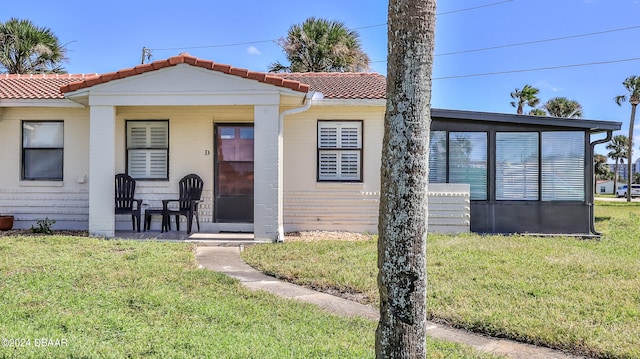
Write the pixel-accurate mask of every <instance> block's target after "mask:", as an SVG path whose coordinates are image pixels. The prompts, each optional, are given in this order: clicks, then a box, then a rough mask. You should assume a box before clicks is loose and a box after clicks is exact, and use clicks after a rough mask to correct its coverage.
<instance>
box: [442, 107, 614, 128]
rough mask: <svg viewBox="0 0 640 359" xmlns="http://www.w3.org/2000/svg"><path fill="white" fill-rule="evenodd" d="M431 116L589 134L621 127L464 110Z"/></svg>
mask: <svg viewBox="0 0 640 359" xmlns="http://www.w3.org/2000/svg"><path fill="white" fill-rule="evenodd" d="M431 116H432V117H440V118H445V119H466V120H475V121H488V122H504V123H519V124H525V125H542V126H553V127H568V128H581V129H589V130H590V131H591V132H594V133H597V132H603V131H617V130H619V129H620V128H621V127H622V123H621V122H613V121H602V120H588V119H577V118H562V117H549V116H530V115H516V114H506V113H494V112H477V111H464V110H446V109H438V108H433V109H431Z"/></svg>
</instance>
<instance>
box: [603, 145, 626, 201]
mask: <svg viewBox="0 0 640 359" xmlns="http://www.w3.org/2000/svg"><path fill="white" fill-rule="evenodd" d="M607 149H608V150H609V153H608V154H607V156H609V158H611V159H612V160H613V190H614V191H615V190H616V189H617V188H618V162H620V164H623V163H624V159H625V158H627V154H628V153H629V151H628V150H629V138H628V137H627V136H625V135H617V136H615V137H614V138H613V139H612V140H611V141H609V143H608V144H607Z"/></svg>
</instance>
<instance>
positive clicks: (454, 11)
mask: <svg viewBox="0 0 640 359" xmlns="http://www.w3.org/2000/svg"><path fill="white" fill-rule="evenodd" d="M513 1H514V0H504V1H498V2H494V3H490V4H485V5H479V6H474V7H469V8H464V9H459V10H452V11H447V12H443V13H438V14H436V15H449V14H455V13H459V12H465V11H471V10H477V9H480V8H485V7H490V6H496V5H502V4H505V3H509V2H513ZM381 26H387V23H384V24H376V25H368V26H361V27H356V28H353V29H352V30H360V29H368V28H372V27H381ZM275 41H277V39H273V40H258V41H246V42H237V43H231V44H219V45H202V46H186V47H167V48H157V49H156V48H153V49H152V48H145V49H147V50H150V51H175V50H193V49H207V48H216V47H232V46H243V45H253V44H262V43H266V42H275Z"/></svg>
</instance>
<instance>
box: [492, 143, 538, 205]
mask: <svg viewBox="0 0 640 359" xmlns="http://www.w3.org/2000/svg"><path fill="white" fill-rule="evenodd" d="M538 137H539V135H538V133H537V132H498V133H496V199H497V200H510V201H530V200H533V201H536V200H538V175H539V170H538V166H539V164H538V147H539V146H538Z"/></svg>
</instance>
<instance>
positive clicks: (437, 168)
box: [429, 131, 447, 183]
mask: <svg viewBox="0 0 640 359" xmlns="http://www.w3.org/2000/svg"><path fill="white" fill-rule="evenodd" d="M429 182H430V183H447V132H446V131H431V134H430V136H429Z"/></svg>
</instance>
